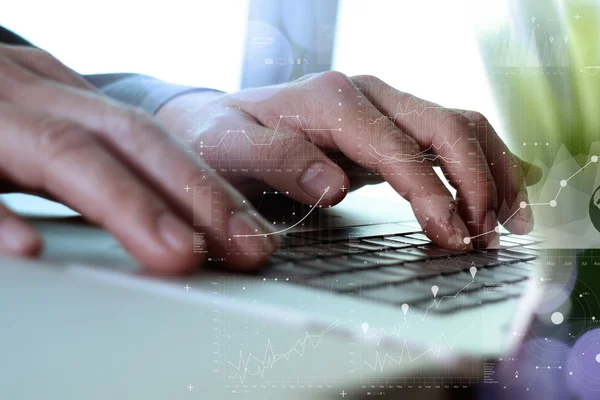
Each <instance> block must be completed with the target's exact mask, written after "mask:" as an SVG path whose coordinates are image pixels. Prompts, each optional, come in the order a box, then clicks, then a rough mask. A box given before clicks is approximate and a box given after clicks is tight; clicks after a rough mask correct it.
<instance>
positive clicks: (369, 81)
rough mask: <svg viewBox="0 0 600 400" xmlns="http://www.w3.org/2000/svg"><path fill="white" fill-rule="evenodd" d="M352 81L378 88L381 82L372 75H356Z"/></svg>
mask: <svg viewBox="0 0 600 400" xmlns="http://www.w3.org/2000/svg"><path fill="white" fill-rule="evenodd" d="M352 80H354V81H358V82H360V83H362V84H364V85H367V86H379V85H381V84H383V81H382V80H381V79H379V78H378V77H376V76H374V75H357V76H353V77H352Z"/></svg>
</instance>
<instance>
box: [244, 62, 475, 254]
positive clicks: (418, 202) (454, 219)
mask: <svg viewBox="0 0 600 400" xmlns="http://www.w3.org/2000/svg"><path fill="white" fill-rule="evenodd" d="M316 93H318V95H319V96H318V97H317V98H316V97H315V96H316ZM293 97H294V101H295V102H299V103H301V104H302V105H303V106H304V107H314V104H315V101H316V100H318V99H319V98H320V99H326V100H328V101H330V99H332V98H334V99H340V100H339V103H340V104H341V105H342V106H336V108H335V110H334V111H332V112H331V114H332V115H333V116H334V117H337V118H332V119H331V120H332V121H336V122H335V123H334V124H331V122H328V121H323V122H322V125H321V126H319V125H307V126H304V127H303V129H304V130H307V129H316V128H324V129H323V132H322V133H321V135H320V140H322V142H323V146H325V147H328V148H333V149H338V150H340V151H342V152H343V153H344V154H345V155H346V156H347V157H348V158H350V159H352V160H353V161H354V162H356V163H357V164H359V165H361V166H363V167H365V168H368V169H370V170H372V171H375V172H377V173H379V174H381V176H382V177H383V178H385V180H386V181H388V182H389V183H390V184H391V185H392V187H393V188H394V189H395V190H396V191H397V192H398V193H400V194H401V195H402V196H404V197H405V198H406V199H407V200H408V201H409V202H410V203H411V206H412V209H413V211H414V212H415V216H416V217H417V220H418V221H419V223H420V224H421V226H422V227H423V230H424V231H425V233H426V234H427V235H428V236H429V237H430V238H431V239H432V240H433V241H434V242H435V243H437V244H439V245H441V246H445V247H450V248H456V249H463V250H464V249H470V248H471V244H470V243H465V242H464V241H463V240H464V238H465V237H467V236H469V231H468V230H467V228H466V226H465V223H464V222H463V221H462V219H461V218H460V216H459V215H458V214H457V212H456V204H455V202H454V199H453V197H452V195H451V194H450V192H449V191H448V190H447V189H446V187H445V186H444V184H443V183H442V182H441V181H440V180H439V178H438V176H437V174H436V173H435V171H434V170H433V168H432V167H431V164H430V163H429V162H428V161H427V160H419V161H418V162H412V161H413V157H414V156H415V155H417V154H419V153H421V149H420V148H419V146H418V145H417V143H416V142H415V141H414V140H413V139H412V138H410V137H409V136H407V135H405V134H404V133H402V132H401V131H400V130H399V129H398V128H397V127H396V126H395V125H394V124H392V123H391V122H390V121H387V122H386V123H384V124H382V125H380V126H377V127H372V126H366V124H364V123H362V121H364V120H365V119H366V118H369V117H375V118H377V117H379V116H381V113H379V111H378V110H377V109H376V108H375V107H373V106H372V105H371V104H370V103H369V102H368V101H367V99H365V98H364V97H363V96H362V94H361V93H360V92H359V91H358V89H357V88H356V87H355V86H354V84H353V83H352V82H351V81H350V80H349V79H348V78H347V77H345V76H344V75H343V74H340V73H338V72H329V73H324V74H319V75H317V76H314V77H312V78H309V79H308V80H307V81H304V82H302V84H301V85H300V86H299V87H297V88H296V90H295V92H294V93H293ZM269 106H270V108H272V109H275V110H276V109H277V107H279V106H280V105H279V104H269ZM243 107H247V109H248V110H249V112H250V114H252V115H256V113H260V112H261V109H260V107H264V105H262V104H259V103H256V102H251V101H250V102H247V103H244V104H243ZM340 125H341V127H342V128H341V130H340V129H338V128H339V127H340ZM360 126H362V127H363V128H361V129H357V127H360ZM334 128H335V129H334ZM378 152H379V153H380V154H391V155H393V154H398V155H403V156H404V155H406V157H404V161H407V162H390V158H391V157H392V156H385V157H382V156H379V155H378V154H377V153H378Z"/></svg>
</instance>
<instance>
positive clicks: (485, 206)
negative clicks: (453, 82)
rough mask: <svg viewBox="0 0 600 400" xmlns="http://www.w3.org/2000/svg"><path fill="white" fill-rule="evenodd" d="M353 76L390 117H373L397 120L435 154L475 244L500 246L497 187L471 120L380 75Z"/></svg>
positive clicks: (421, 146) (381, 120)
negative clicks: (390, 82)
mask: <svg viewBox="0 0 600 400" xmlns="http://www.w3.org/2000/svg"><path fill="white" fill-rule="evenodd" d="M352 79H353V80H354V81H355V82H357V83H358V85H359V87H360V89H361V91H362V92H363V93H364V94H365V96H366V97H367V98H368V99H369V100H370V101H371V102H372V103H373V104H374V105H375V106H376V107H377V108H378V109H379V110H382V111H383V112H384V113H385V114H388V115H389V118H387V117H385V116H384V117H383V118H380V119H375V120H373V121H375V123H376V124H382V123H385V122H386V121H387V120H388V119H391V120H393V121H394V124H395V125H396V126H398V127H400V128H401V129H402V130H403V131H405V132H406V133H407V134H409V135H410V136H411V137H412V138H414V139H415V140H416V142H417V143H418V144H419V146H420V148H422V149H425V150H427V151H429V152H431V153H433V154H434V155H435V158H436V160H437V161H438V162H439V164H440V166H441V167H442V170H443V171H444V175H445V177H446V178H447V179H448V181H449V182H450V183H451V184H452V186H453V187H455V188H456V189H457V200H458V204H459V210H460V214H461V216H462V217H463V219H464V220H465V221H466V224H467V227H468V228H469V232H470V234H471V236H470V237H471V239H472V240H473V241H474V244H475V246H476V247H484V248H485V247H490V246H495V245H496V244H497V243H498V240H499V237H498V227H497V226H498V217H497V213H496V201H497V194H496V185H495V183H494V179H493V177H492V174H491V172H490V169H489V167H488V165H487V162H486V158H485V155H484V153H483V151H482V149H481V147H480V145H479V143H478V141H477V137H476V134H475V132H474V129H473V126H472V123H471V121H470V120H469V119H468V118H467V117H465V116H463V115H462V114H460V113H457V112H454V111H451V110H447V109H444V108H442V107H440V106H438V105H436V104H433V103H430V102H427V101H424V100H421V99H417V98H415V97H414V96H411V95H407V94H405V93H402V92H400V91H397V90H396V89H394V88H392V87H390V86H388V85H386V84H385V83H384V82H382V81H381V80H379V79H377V78H374V77H370V76H360V77H354V78H352Z"/></svg>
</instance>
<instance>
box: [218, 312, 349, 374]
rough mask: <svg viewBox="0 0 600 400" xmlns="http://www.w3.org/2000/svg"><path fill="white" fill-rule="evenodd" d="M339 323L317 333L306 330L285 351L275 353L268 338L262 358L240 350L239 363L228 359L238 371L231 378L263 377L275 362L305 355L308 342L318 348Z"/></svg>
mask: <svg viewBox="0 0 600 400" xmlns="http://www.w3.org/2000/svg"><path fill="white" fill-rule="evenodd" d="M338 325H339V323H338V321H336V322H334V323H332V324H331V325H329V326H328V327H327V328H325V329H323V330H322V331H321V332H320V333H319V334H317V335H311V334H309V333H308V332H305V334H304V338H302V339H298V340H297V341H296V343H294V345H293V346H292V347H291V348H290V349H289V350H288V351H286V352H285V353H275V351H274V350H273V346H272V345H271V339H268V340H267V347H266V348H265V352H264V354H263V356H262V358H259V357H257V356H255V355H254V354H252V353H248V355H247V356H246V357H244V354H243V352H242V351H240V355H239V359H238V363H237V365H236V364H234V363H232V362H231V361H228V363H229V364H230V365H231V366H232V367H233V368H235V369H236V370H237V371H238V372H236V373H235V374H233V375H231V376H229V378H231V379H235V378H238V379H239V380H240V382H241V384H244V382H245V380H246V378H247V377H248V376H257V375H258V376H260V377H261V378H263V377H264V375H265V372H266V371H267V370H268V369H273V367H274V366H275V364H276V363H277V362H279V361H281V360H289V359H290V357H291V355H292V354H294V353H296V354H297V355H298V356H300V357H304V352H305V351H306V346H307V344H310V346H311V347H312V348H313V349H316V348H317V347H318V346H319V344H320V343H321V341H322V340H323V337H325V335H326V334H327V333H328V332H330V331H331V330H333V329H335V328H336V327H337V326H338ZM253 361H254V362H255V363H256V364H257V366H256V369H254V370H251V366H250V364H251V362H253Z"/></svg>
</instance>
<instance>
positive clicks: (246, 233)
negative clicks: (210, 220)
mask: <svg viewBox="0 0 600 400" xmlns="http://www.w3.org/2000/svg"><path fill="white" fill-rule="evenodd" d="M262 225H263V224H262V223H260V222H259V221H258V220H257V219H256V217H254V216H253V215H251V214H248V213H246V212H240V213H237V214H234V215H233V216H232V217H231V218H230V219H229V236H230V238H231V239H232V240H233V241H234V242H235V243H236V244H237V246H238V247H239V248H241V249H246V250H248V251H250V250H261V251H265V252H268V253H270V252H272V251H273V250H274V245H273V241H272V240H271V239H270V237H269V236H274V235H269V233H271V230H270V229H269V230H266V229H265V227H264V226H262Z"/></svg>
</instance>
